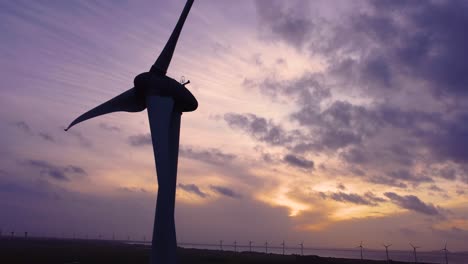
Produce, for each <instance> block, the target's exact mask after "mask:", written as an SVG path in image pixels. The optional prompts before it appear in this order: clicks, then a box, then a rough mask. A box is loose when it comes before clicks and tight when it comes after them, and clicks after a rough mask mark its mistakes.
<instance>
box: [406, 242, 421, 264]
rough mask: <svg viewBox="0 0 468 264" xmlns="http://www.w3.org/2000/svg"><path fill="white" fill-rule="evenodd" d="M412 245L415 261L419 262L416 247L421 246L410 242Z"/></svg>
mask: <svg viewBox="0 0 468 264" xmlns="http://www.w3.org/2000/svg"><path fill="white" fill-rule="evenodd" d="M409 244H410V245H411V247H413V253H414V263H418V257H417V255H416V249H417V248H420V247H418V246H413V244H411V243H409Z"/></svg>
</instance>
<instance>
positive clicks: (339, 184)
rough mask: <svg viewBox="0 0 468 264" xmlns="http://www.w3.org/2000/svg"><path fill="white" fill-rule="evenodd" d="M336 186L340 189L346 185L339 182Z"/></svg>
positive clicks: (344, 188)
mask: <svg viewBox="0 0 468 264" xmlns="http://www.w3.org/2000/svg"><path fill="white" fill-rule="evenodd" d="M336 188H338V189H340V190H342V191H344V190H346V186H345V185H344V184H343V183H341V182H340V183H338V184H337V185H336Z"/></svg>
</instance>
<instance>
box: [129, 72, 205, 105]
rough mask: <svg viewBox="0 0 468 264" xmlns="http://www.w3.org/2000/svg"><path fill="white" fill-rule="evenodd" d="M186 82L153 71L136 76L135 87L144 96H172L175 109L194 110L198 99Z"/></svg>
mask: <svg viewBox="0 0 468 264" xmlns="http://www.w3.org/2000/svg"><path fill="white" fill-rule="evenodd" d="M188 83H189V82H185V83H182V84H181V83H179V82H178V81H176V80H174V79H172V78H170V77H168V76H165V75H160V74H155V73H153V72H144V73H142V74H140V75H138V76H137V77H135V80H134V84H135V88H136V89H137V90H138V92H139V93H140V94H143V95H144V96H162V97H172V98H173V99H174V103H175V110H176V111H179V112H192V111H195V110H196V109H197V108H198V102H197V99H195V96H193V94H192V93H191V92H190V91H189V90H188V89H187V88H186V87H185V85H186V84H188Z"/></svg>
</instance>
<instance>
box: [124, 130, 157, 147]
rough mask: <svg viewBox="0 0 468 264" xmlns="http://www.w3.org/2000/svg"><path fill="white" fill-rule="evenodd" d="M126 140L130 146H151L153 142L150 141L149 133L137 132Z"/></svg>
mask: <svg viewBox="0 0 468 264" xmlns="http://www.w3.org/2000/svg"><path fill="white" fill-rule="evenodd" d="M128 142H129V144H130V145H131V146H134V147H141V146H148V145H149V146H151V145H152V144H153V142H152V141H151V134H149V133H148V134H139V135H133V136H129V137H128Z"/></svg>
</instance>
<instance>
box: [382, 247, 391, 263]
mask: <svg viewBox="0 0 468 264" xmlns="http://www.w3.org/2000/svg"><path fill="white" fill-rule="evenodd" d="M391 245H392V244H388V245H385V244H382V246H384V247H385V253H386V254H387V262H390V258H389V257H388V248H389V247H390V246H391Z"/></svg>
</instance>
